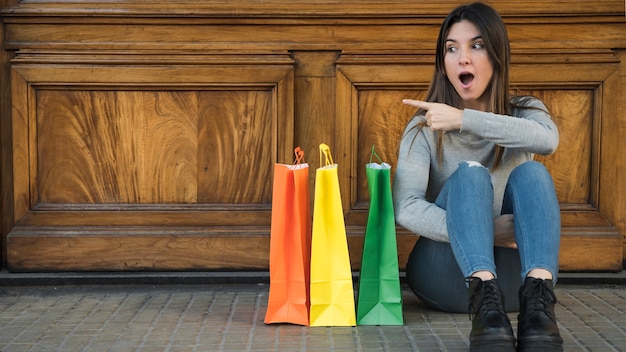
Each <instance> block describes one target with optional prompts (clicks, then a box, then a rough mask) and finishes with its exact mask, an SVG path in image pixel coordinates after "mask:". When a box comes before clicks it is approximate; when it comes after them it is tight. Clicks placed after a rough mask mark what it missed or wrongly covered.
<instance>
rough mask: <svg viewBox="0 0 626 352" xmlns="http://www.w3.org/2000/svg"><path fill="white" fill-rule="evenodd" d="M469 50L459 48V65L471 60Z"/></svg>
mask: <svg viewBox="0 0 626 352" xmlns="http://www.w3.org/2000/svg"><path fill="white" fill-rule="evenodd" d="M470 55H471V54H470V50H469V49H464V50H461V55H460V56H459V63H460V64H461V65H467V64H469V63H470V62H471V60H470Z"/></svg>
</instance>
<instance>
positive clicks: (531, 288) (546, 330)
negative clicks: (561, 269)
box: [517, 277, 563, 352]
mask: <svg viewBox="0 0 626 352" xmlns="http://www.w3.org/2000/svg"><path fill="white" fill-rule="evenodd" d="M519 302H520V313H519V315H518V317H517V350H518V351H533V352H537V351H542V352H543V351H546V352H552V351H563V339H562V338H561V334H560V333H559V328H558V326H557V325H556V316H555V315H554V304H555V303H556V296H555V295H554V291H553V290H552V280H541V279H535V278H532V277H527V278H526V280H524V285H523V286H522V287H521V288H520V290H519Z"/></svg>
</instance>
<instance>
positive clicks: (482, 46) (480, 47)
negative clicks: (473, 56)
mask: <svg viewBox="0 0 626 352" xmlns="http://www.w3.org/2000/svg"><path fill="white" fill-rule="evenodd" d="M484 47H485V46H484V45H483V43H474V45H472V48H474V49H482V48H484Z"/></svg>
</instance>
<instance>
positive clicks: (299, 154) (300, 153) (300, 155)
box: [293, 147, 305, 165]
mask: <svg viewBox="0 0 626 352" xmlns="http://www.w3.org/2000/svg"><path fill="white" fill-rule="evenodd" d="M293 153H294V154H295V155H296V159H295V160H294V162H293V164H294V165H300V164H305V161H304V150H302V148H300V147H296V149H294V150H293Z"/></svg>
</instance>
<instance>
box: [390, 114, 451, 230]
mask: <svg viewBox="0 0 626 352" xmlns="http://www.w3.org/2000/svg"><path fill="white" fill-rule="evenodd" d="M418 121H420V117H417V118H415V119H414V120H413V121H412V122H411V123H410V124H409V126H408V127H407V129H406V131H405V133H404V135H403V138H402V140H401V142H400V151H399V154H398V165H397V167H396V173H395V176H394V182H393V203H394V209H395V216H396V223H397V224H398V225H400V226H402V227H404V228H405V229H407V230H409V231H411V232H413V233H416V234H419V235H421V236H424V237H427V238H430V239H432V240H435V241H439V242H448V241H449V240H448V230H447V226H446V212H445V210H443V209H442V208H439V207H438V206H437V205H436V204H434V203H431V202H429V201H428V200H427V199H426V190H427V188H428V182H429V173H430V162H431V147H430V145H431V144H430V143H429V141H428V139H429V138H432V137H433V136H432V134H429V133H428V132H429V131H430V129H428V127H426V126H425V127H424V128H423V130H422V131H420V132H419V133H418V131H417V129H415V128H412V126H415V125H416V124H417V122H418ZM427 135H429V136H430V137H427Z"/></svg>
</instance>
